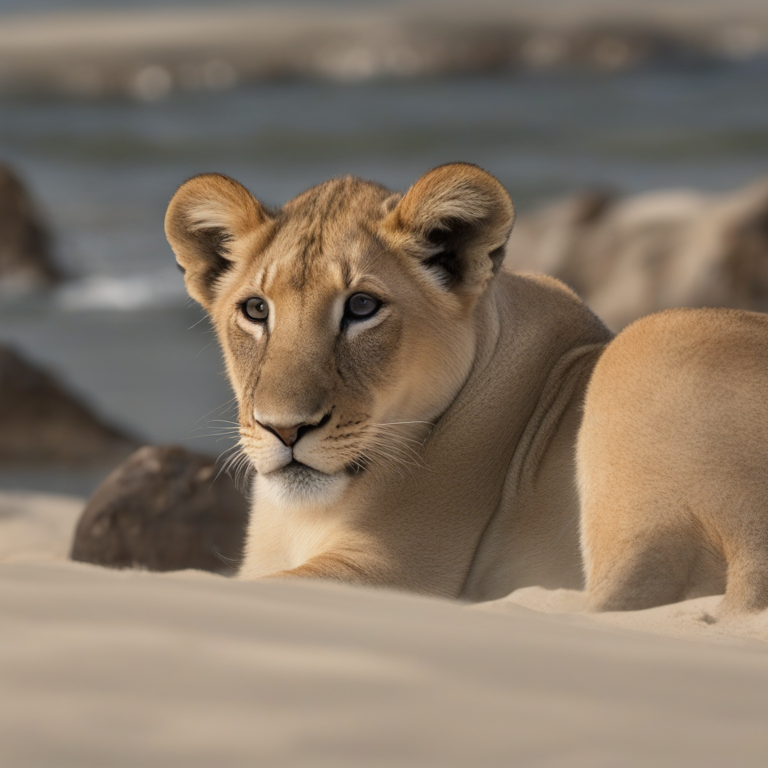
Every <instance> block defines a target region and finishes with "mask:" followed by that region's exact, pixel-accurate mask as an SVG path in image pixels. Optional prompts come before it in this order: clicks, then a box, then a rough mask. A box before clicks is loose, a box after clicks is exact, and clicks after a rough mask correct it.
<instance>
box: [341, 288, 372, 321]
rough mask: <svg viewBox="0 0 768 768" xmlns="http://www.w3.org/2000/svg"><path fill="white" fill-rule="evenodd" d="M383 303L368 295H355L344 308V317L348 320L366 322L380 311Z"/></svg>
mask: <svg viewBox="0 0 768 768" xmlns="http://www.w3.org/2000/svg"><path fill="white" fill-rule="evenodd" d="M379 307H381V301H379V299H376V298H374V297H373V296H369V295H368V294H367V293H353V294H352V295H351V296H350V297H349V298H348V299H347V303H346V305H345V307H344V317H345V318H346V319H347V320H365V319H366V318H367V317H372V316H373V315H375V314H376V313H377V312H378V311H379Z"/></svg>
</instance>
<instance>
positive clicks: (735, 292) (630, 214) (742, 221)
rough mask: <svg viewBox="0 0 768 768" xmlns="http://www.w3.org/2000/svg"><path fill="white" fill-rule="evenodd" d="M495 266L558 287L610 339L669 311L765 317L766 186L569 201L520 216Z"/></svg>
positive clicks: (595, 195) (767, 281)
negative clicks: (578, 300)
mask: <svg viewBox="0 0 768 768" xmlns="http://www.w3.org/2000/svg"><path fill="white" fill-rule="evenodd" d="M505 264H506V266H508V267H510V268H512V269H517V270H523V271H536V272H544V273H547V274H550V275H554V276H555V277H558V278H560V279H561V280H563V281H565V282H566V283H568V284H569V285H570V286H571V287H572V288H574V290H576V292H577V293H579V294H580V295H581V296H582V297H583V298H584V299H585V300H586V301H587V303H588V304H589V305H590V306H591V307H592V309H593V310H594V311H595V312H596V313H597V314H598V315H599V316H600V317H601V318H602V319H603V320H604V321H605V322H606V323H607V324H608V325H609V326H610V327H611V328H613V329H614V330H618V329H620V328H622V327H623V326H625V325H626V324H627V323H629V322H631V321H632V320H635V319H636V318H638V317H641V316H642V315H647V314H649V313H651V312H657V311H659V310H662V309H668V308H671V307H718V306H722V307H735V308H741V309H750V310H756V311H768V179H766V180H763V181H761V182H758V183H756V184H754V185H752V186H749V187H747V188H745V189H742V190H738V191H736V192H732V193H729V194H722V195H708V194H700V193H697V192H690V191H670V192H653V193H647V194H642V195H636V196H632V197H625V198H621V197H618V196H614V195H611V194H608V193H604V192H586V193H583V194H580V195H575V196H573V197H571V198H568V199H566V200H562V201H559V202H557V203H554V204H552V205H550V206H547V207H545V208H541V209H539V210H537V211H533V212H531V213H529V214H527V215H522V216H520V218H519V220H518V222H517V223H516V224H515V229H514V231H513V233H512V237H511V238H510V242H509V246H508V249H507V258H506V262H505Z"/></svg>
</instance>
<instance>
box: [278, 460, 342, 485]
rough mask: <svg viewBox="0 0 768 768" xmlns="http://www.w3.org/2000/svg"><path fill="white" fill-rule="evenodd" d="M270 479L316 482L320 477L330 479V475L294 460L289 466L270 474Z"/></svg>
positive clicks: (286, 465)
mask: <svg viewBox="0 0 768 768" xmlns="http://www.w3.org/2000/svg"><path fill="white" fill-rule="evenodd" d="M269 477H280V478H281V479H284V480H288V481H295V482H302V481H306V480H309V479H313V480H314V479H316V478H318V477H330V475H328V474H326V473H325V472H321V471H320V470H319V469H315V468H314V467H310V466H309V464H302V462H300V461H297V460H296V459H292V460H291V461H289V462H288V464H285V465H284V466H282V467H280V468H279V469H275V470H273V471H272V472H270V473H269Z"/></svg>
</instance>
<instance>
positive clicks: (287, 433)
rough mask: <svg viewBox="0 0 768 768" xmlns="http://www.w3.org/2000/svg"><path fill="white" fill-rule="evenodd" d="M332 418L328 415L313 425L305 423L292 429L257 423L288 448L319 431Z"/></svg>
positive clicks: (295, 425)
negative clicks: (314, 430) (316, 430)
mask: <svg viewBox="0 0 768 768" xmlns="http://www.w3.org/2000/svg"><path fill="white" fill-rule="evenodd" d="M330 418H331V414H330V413H326V414H325V416H323V418H322V419H320V421H318V422H316V423H314V424H311V423H309V422H304V423H303V424H294V425H293V426H292V427H276V426H273V425H272V424H262V423H261V422H260V421H257V422H256V423H257V424H258V425H259V426H260V427H261V428H262V429H266V430H267V432H271V433H272V434H273V435H274V436H275V437H276V438H277V439H278V440H279V441H280V442H281V443H282V444H283V445H285V446H288V448H291V447H293V446H294V445H295V444H296V443H298V442H299V440H300V439H301V438H302V437H303V436H304V435H305V434H306V433H307V432H309V431H310V430H311V429H317V428H318V427H322V426H323V425H324V424H327V423H328V419H330Z"/></svg>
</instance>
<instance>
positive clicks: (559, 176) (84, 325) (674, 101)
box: [0, 0, 768, 493]
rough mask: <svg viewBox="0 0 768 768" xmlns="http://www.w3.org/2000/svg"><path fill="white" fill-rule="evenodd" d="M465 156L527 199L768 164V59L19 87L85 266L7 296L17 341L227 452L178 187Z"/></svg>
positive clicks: (123, 406)
mask: <svg viewBox="0 0 768 768" xmlns="http://www.w3.org/2000/svg"><path fill="white" fill-rule="evenodd" d="M73 5H75V4H73ZM76 5H77V6H78V7H87V6H88V3H82V2H81V3H77V4H76ZM94 5H95V3H94ZM98 5H99V6H100V7H102V6H104V3H103V2H100V3H98ZM114 5H123V6H127V5H128V4H127V3H124V2H120V3H118V2H115V3H114ZM147 5H150V4H149V3H147ZM54 6H55V7H57V8H60V4H57V3H55V2H53V0H50V2H48V1H47V0H37V2H34V3H30V2H29V1H28V0H25V2H24V3H23V10H24V11H25V12H30V11H35V10H37V9H38V8H39V9H40V10H45V9H50V8H52V7H54ZM21 7H22V3H21V2H18V3H16V2H15V0H0V12H1V11H9V10H11V11H12V10H15V9H21ZM452 160H466V161H470V162H475V163H478V164H480V165H481V166H483V167H484V168H486V169H487V170H489V171H491V172H492V173H494V174H495V175H497V176H498V177H499V178H500V179H501V181H502V182H503V183H504V184H505V185H506V186H507V188H508V189H509V190H510V192H511V193H512V196H513V198H514V199H515V202H516V203H517V205H518V208H519V210H522V211H524V210H526V209H528V208H530V207H532V206H534V205H536V204H539V203H541V202H543V201H546V200H549V199H551V198H553V197H556V196H559V195H563V194H566V193H568V192H571V191H574V190H578V189H582V188H584V187H595V186H598V187H609V188H615V189H618V190H621V191H627V192H637V191H641V190H650V189H655V188H660V187H681V186H690V187H696V188H699V189H705V190H727V189H731V188H734V187H736V186H739V185H742V184H745V183H747V182H749V181H751V180H753V179H755V178H756V177H758V176H760V175H763V174H766V173H768V61H766V60H764V59H762V60H760V59H753V60H750V61H745V62H734V63H730V64H723V63H720V64H717V65H714V64H713V65H706V66H704V65H698V66H687V67H686V66H683V65H676V66H674V67H671V68H670V67H667V68H659V67H647V68H644V69H641V70H637V71H631V72H624V73H616V74H605V73H594V72H593V73H590V72H581V73H547V74H538V75H536V74H514V75H510V74H508V75H504V76H495V77H494V76H485V77H455V78H448V77H445V78H437V79H411V80H384V81H371V82H363V83H329V82H276V83H268V84H267V83H265V84H261V85H249V86H247V87H239V88H233V89H230V90H221V91H198V92H194V93H184V92H174V93H171V94H170V95H169V96H168V97H167V98H164V99H162V100H159V101H154V102H142V101H133V100H130V99H127V98H125V99H117V98H115V99H100V100H82V101H79V100H74V99H63V98H42V97H23V96H2V97H0V162H5V163H8V164H9V165H10V166H12V167H13V168H14V169H15V170H17V171H18V172H19V173H20V174H21V176H22V177H23V178H24V179H25V181H26V182H27V183H28V185H29V186H30V188H31V190H32V192H33V193H34V194H35V196H36V198H37V199H38V201H39V203H40V206H41V208H42V209H43V211H44V213H45V214H46V215H47V217H48V219H49V221H50V223H51V226H52V229H53V232H54V235H55V240H56V246H57V256H58V258H59V261H60V263H61V264H62V265H63V266H64V268H65V269H66V270H67V271H68V272H69V273H70V274H71V275H72V276H73V277H74V280H73V281H72V282H70V283H69V284H68V285H66V286H65V287H64V288H62V289H61V290H59V291H58V292H57V293H55V294H53V295H49V296H37V297H33V298H28V299H24V300H21V299H11V298H6V299H3V300H2V301H0V342H2V343H8V342H10V343H14V344H17V345H18V346H19V347H21V349H23V350H24V352H25V353H26V354H27V355H28V356H29V357H31V358H32V359H34V360H36V361H38V362H40V363H42V364H44V365H46V366H48V367H49V368H51V369H52V370H54V371H55V372H56V373H58V374H59V375H60V376H61V378H63V380H64V381H65V382H66V383H68V384H69V385H70V386H71V387H72V388H73V389H75V390H76V391H77V392H79V393H81V394H83V395H84V396H86V397H87V399H88V400H89V401H90V402H91V403H92V404H93V405H94V406H95V407H96V408H97V409H98V411H99V412H100V413H101V414H103V415H104V416H105V417H107V418H109V419H111V420H112V421H115V422H117V423H119V424H121V425H123V426H124V427H126V428H128V429H130V430H132V431H133V432H135V433H137V434H138V435H140V436H142V437H144V438H145V439H146V440H147V441H152V442H176V443H180V444H182V445H185V446H187V447H188V448H190V449H192V450H202V451H208V452H214V453H215V452H219V451H221V450H223V449H224V448H226V447H228V445H229V442H227V441H226V440H220V438H218V437H217V436H216V435H215V434H214V433H215V432H216V431H218V426H217V423H216V422H214V421H212V420H214V419H233V418H234V411H233V409H232V407H231V405H230V406H229V407H227V403H228V402H229V401H230V398H231V394H230V392H229V388H228V385H227V382H226V379H225V377H224V375H223V373H222V364H221V360H220V356H219V352H218V349H217V346H216V342H215V340H214V338H213V336H212V334H211V332H210V329H209V327H208V324H207V322H206V321H205V320H204V318H203V316H202V314H201V312H200V311H199V310H198V309H197V308H196V306H194V305H192V304H191V303H190V302H189V301H188V300H187V299H186V296H185V294H184V290H183V283H182V279H181V275H180V273H179V272H178V271H177V270H176V269H175V267H174V261H173V256H172V254H171V251H170V249H169V247H168V246H167V244H166V242H165V239H164V236H163V226H162V224H163V215H164V212H165V207H166V205H167V202H168V200H169V199H170V197H171V195H172V194H173V192H174V190H175V188H176V187H177V185H178V184H179V183H181V182H182V181H183V180H185V179H186V178H188V177H189V176H191V175H194V174H196V173H201V172H206V171H220V172H223V173H226V174H229V175H231V176H233V177H235V178H237V179H238V180H240V181H241V182H243V183H244V184H245V185H246V186H248V187H249V188H250V189H251V190H252V191H253V192H254V193H255V194H256V195H257V196H258V197H260V198H261V199H263V200H264V201H266V202H268V203H270V204H281V203H283V202H284V201H286V200H288V199H289V198H291V197H292V196H294V195H296V194H297V193H299V192H301V191H302V190H303V189H305V188H307V187H308V186H311V185H313V184H316V183H318V182H320V181H322V180H324V179H325V178H327V177H329V176H331V175H336V174H344V173H352V174H358V175H361V176H364V177H369V178H373V179H376V180H378V181H380V182H383V183H384V184H387V185H389V186H391V187H393V188H404V187H407V186H408V185H409V184H410V183H412V182H413V181H414V180H415V179H416V178H418V176H419V175H420V174H421V173H423V172H424V171H426V170H428V169H429V168H430V167H432V166H434V165H437V164H440V163H444V162H448V161H452ZM95 479H96V478H95V476H94V475H93V474H90V475H89V474H87V473H86V474H82V475H76V474H73V473H71V472H61V473H57V474H51V473H46V474H45V475H43V474H41V473H35V472H27V473H9V472H4V473H0V487H20V486H23V487H39V488H47V489H53V488H55V489H59V490H65V491H72V492H81V493H84V492H88V491H89V490H90V488H91V486H92V485H93V482H94V481H95Z"/></svg>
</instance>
